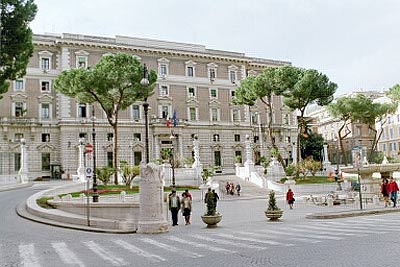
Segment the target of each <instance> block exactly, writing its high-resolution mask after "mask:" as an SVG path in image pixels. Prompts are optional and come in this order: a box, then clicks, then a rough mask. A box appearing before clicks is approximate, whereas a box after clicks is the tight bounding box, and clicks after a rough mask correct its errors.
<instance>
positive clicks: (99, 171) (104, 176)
mask: <svg viewBox="0 0 400 267" xmlns="http://www.w3.org/2000/svg"><path fill="white" fill-rule="evenodd" d="M114 173H115V170H114V168H110V167H108V166H104V167H101V168H96V176H97V179H99V180H100V181H101V182H102V183H103V184H104V185H107V184H108V182H109V181H110V177H111V175H113V174H114Z"/></svg>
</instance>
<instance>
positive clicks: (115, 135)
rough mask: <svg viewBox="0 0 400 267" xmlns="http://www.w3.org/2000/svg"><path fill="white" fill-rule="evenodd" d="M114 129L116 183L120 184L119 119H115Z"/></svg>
mask: <svg viewBox="0 0 400 267" xmlns="http://www.w3.org/2000/svg"><path fill="white" fill-rule="evenodd" d="M113 129H114V142H113V143H114V144H113V145H114V147H113V150H114V151H113V154H114V155H113V165H114V166H113V167H114V184H116V185H117V184H118V159H117V155H118V154H117V153H118V123H117V119H115V123H114V125H113Z"/></svg>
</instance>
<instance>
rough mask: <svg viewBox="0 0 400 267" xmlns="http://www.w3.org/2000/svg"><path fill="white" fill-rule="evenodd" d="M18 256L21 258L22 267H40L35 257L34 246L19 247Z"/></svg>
mask: <svg viewBox="0 0 400 267" xmlns="http://www.w3.org/2000/svg"><path fill="white" fill-rule="evenodd" d="M18 249H19V255H20V256H21V258H22V261H21V266H22V267H40V266H41V265H40V263H39V259H38V258H37V257H36V255H35V246H34V244H28V245H19V246H18Z"/></svg>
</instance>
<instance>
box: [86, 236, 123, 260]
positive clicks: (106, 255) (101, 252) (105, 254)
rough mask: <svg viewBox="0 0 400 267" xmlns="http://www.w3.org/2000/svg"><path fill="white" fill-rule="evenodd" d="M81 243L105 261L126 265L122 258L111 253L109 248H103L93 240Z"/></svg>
mask: <svg viewBox="0 0 400 267" xmlns="http://www.w3.org/2000/svg"><path fill="white" fill-rule="evenodd" d="M83 244H85V246H87V247H88V248H89V249H90V250H91V251H93V252H94V253H96V255H97V256H99V257H100V258H102V259H103V260H105V261H108V262H110V263H111V264H112V265H114V266H123V265H128V263H127V262H126V261H124V259H122V258H119V257H117V256H114V255H112V254H111V253H110V251H109V250H105V249H104V248H103V247H101V246H99V245H98V244H97V243H95V242H94V241H87V242H83Z"/></svg>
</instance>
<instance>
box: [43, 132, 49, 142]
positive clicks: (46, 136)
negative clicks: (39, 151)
mask: <svg viewBox="0 0 400 267" xmlns="http://www.w3.org/2000/svg"><path fill="white" fill-rule="evenodd" d="M42 142H43V143H48V142H50V134H49V133H42Z"/></svg>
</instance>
